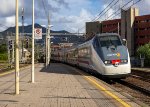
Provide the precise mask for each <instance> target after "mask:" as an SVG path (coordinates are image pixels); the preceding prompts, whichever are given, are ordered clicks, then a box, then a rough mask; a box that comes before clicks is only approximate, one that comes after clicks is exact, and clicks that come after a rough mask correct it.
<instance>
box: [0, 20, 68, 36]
mask: <svg viewBox="0 0 150 107" xmlns="http://www.w3.org/2000/svg"><path fill="white" fill-rule="evenodd" d="M34 26H35V28H42V32H43V33H46V28H45V27H42V26H41V25H39V24H37V23H36V24H35V25H34ZM15 32H16V28H15V27H10V28H8V29H6V30H5V31H3V32H0V35H3V36H6V35H10V33H15ZM21 32H22V26H19V33H21ZM24 32H25V33H32V25H28V26H24ZM50 32H51V33H69V32H68V31H65V30H61V31H53V30H51V31H50Z"/></svg>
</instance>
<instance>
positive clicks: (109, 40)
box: [99, 35, 122, 47]
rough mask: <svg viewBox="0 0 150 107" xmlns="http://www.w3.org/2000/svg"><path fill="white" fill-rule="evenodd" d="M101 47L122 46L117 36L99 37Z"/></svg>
mask: <svg viewBox="0 0 150 107" xmlns="http://www.w3.org/2000/svg"><path fill="white" fill-rule="evenodd" d="M99 42H100V45H101V47H109V46H115V47H116V46H120V45H122V43H121V41H120V39H119V37H118V36H115V35H112V36H101V37H99Z"/></svg>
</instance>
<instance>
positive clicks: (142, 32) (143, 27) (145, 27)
mask: <svg viewBox="0 0 150 107" xmlns="http://www.w3.org/2000/svg"><path fill="white" fill-rule="evenodd" d="M134 36H135V41H136V42H135V46H136V48H137V47H139V46H141V45H144V44H145V43H148V42H150V15H144V16H137V17H135V23H134Z"/></svg>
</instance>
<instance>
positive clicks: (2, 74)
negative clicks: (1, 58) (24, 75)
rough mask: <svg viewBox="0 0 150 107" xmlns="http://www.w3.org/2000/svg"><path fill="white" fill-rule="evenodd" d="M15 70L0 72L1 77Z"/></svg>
mask: <svg viewBox="0 0 150 107" xmlns="http://www.w3.org/2000/svg"><path fill="white" fill-rule="evenodd" d="M13 72H15V70H11V71H7V72H4V73H1V74H0V77H1V76H4V75H7V74H11V73H13Z"/></svg>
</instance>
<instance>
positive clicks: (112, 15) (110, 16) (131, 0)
mask: <svg viewBox="0 0 150 107" xmlns="http://www.w3.org/2000/svg"><path fill="white" fill-rule="evenodd" d="M140 1H142V0H138V1H136V2H133V0H130V1H128V2H127V3H126V4H124V5H123V6H122V7H121V6H120V8H119V9H117V10H116V11H115V12H114V13H112V14H111V15H109V16H108V17H107V18H106V19H105V20H108V19H110V18H112V17H114V15H115V14H116V13H117V12H118V11H120V9H123V8H124V7H126V6H127V5H129V4H130V3H131V2H133V4H132V5H130V6H129V7H128V8H127V9H129V8H130V7H131V6H133V5H135V4H137V3H139V2H140ZM113 6H114V5H113ZM113 6H111V8H112V7H113ZM111 8H109V9H111ZM105 10H106V9H105ZM107 10H108V9H107ZM108 11H109V10H108ZM108 11H107V12H108ZM107 12H105V14H106V13H107ZM105 14H104V13H103V15H100V17H102V16H104V15H105ZM119 14H121V12H119V13H117V15H119ZM115 16H116V15H115ZM100 17H99V18H100ZM99 18H98V19H99ZM98 19H97V20H98ZM97 20H94V21H97ZM92 22H93V21H92ZM83 28H85V26H84V27H82V28H80V29H79V30H82V29H83Z"/></svg>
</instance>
